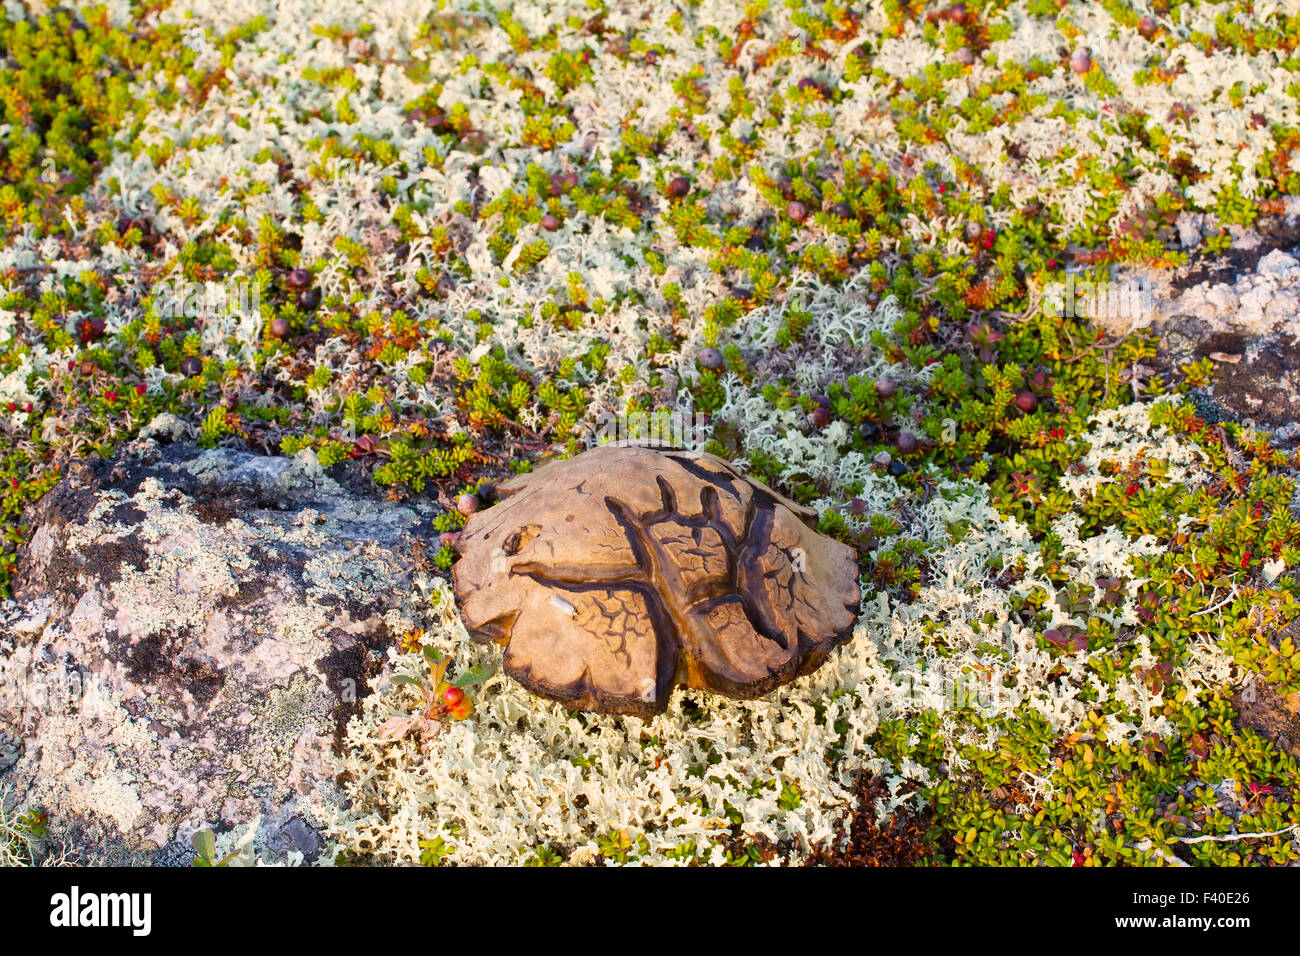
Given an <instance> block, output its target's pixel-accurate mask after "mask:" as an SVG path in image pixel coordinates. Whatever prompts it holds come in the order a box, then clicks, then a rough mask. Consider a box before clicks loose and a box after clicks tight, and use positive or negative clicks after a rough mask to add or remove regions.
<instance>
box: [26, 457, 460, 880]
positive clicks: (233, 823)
mask: <svg viewBox="0 0 1300 956" xmlns="http://www.w3.org/2000/svg"><path fill="white" fill-rule="evenodd" d="M429 517H430V514H429V513H428V512H427V509H425V508H424V507H423V506H411V505H401V504H394V503H391V502H385V501H383V500H381V498H380V497H379V496H376V495H374V494H373V493H372V492H370V491H365V490H361V491H353V490H349V489H347V488H344V487H342V486H341V485H340V484H339V483H337V482H336V481H334V480H332V479H331V478H330V477H329V476H327V475H326V474H325V473H324V472H323V471H322V470H321V468H320V466H319V464H318V463H317V461H316V459H315V457H314V456H313V455H312V454H311V453H310V452H305V453H302V454H301V455H299V456H297V457H294V458H274V457H263V456H255V455H250V454H245V453H240V452H235V451H230V450H226V449H215V450H210V451H203V450H200V449H198V448H195V447H193V446H186V445H171V446H160V445H159V444H158V443H156V442H155V441H154V440H152V439H144V440H141V441H137V442H136V443H134V444H133V445H132V446H130V447H129V448H128V449H127V450H126V452H124V453H123V454H122V455H121V456H119V457H118V458H116V459H113V460H110V461H104V462H99V463H96V464H94V465H80V466H76V467H74V468H73V469H70V470H69V472H68V474H67V475H66V477H65V479H64V481H62V482H61V483H60V484H59V485H58V486H57V487H55V488H54V489H52V490H51V491H50V492H49V494H47V495H46V496H45V498H44V499H42V500H41V502H39V503H38V505H37V506H36V508H35V509H34V513H33V514H32V515H31V516H30V527H31V529H32V531H31V535H30V537H29V542H28V544H27V545H26V547H25V548H24V549H23V551H22V552H21V554H20V560H19V568H18V574H17V578H16V581H17V588H16V590H15V595H16V599H15V600H12V601H6V602H3V603H2V604H0V788H4V789H5V790H7V791H8V793H9V799H10V800H12V801H17V802H18V803H19V804H21V805H25V806H39V807H42V808H44V809H46V810H47V811H49V813H50V821H51V827H52V835H53V838H54V839H55V841H56V842H57V843H59V844H60V845H62V846H64V847H71V848H73V849H74V850H75V851H76V854H77V856H79V857H80V858H81V859H84V860H86V861H88V862H117V863H152V862H156V863H183V862H188V860H189V859H192V857H193V853H192V851H190V850H189V838H190V836H191V835H192V833H193V832H194V831H195V830H198V829H201V828H203V827H212V828H214V829H215V830H216V831H217V832H218V833H219V834H220V833H222V832H225V831H234V830H244V829H247V828H248V827H249V826H250V824H252V823H253V822H254V821H259V822H258V826H257V837H256V840H255V843H256V849H257V851H258V852H259V854H261V855H263V857H264V858H270V859H284V858H286V857H288V856H289V855H290V854H291V853H297V854H301V855H302V856H303V857H305V858H307V859H312V858H314V857H315V856H316V855H317V854H318V853H319V852H320V850H321V843H320V839H319V837H318V836H317V832H316V831H317V830H318V829H319V828H320V827H321V825H322V824H323V823H324V822H326V821H327V820H328V819H330V817H331V814H332V813H333V812H334V810H335V808H336V807H337V806H338V804H339V801H340V799H341V797H340V792H339V790H338V788H337V786H336V784H335V781H334V780H333V770H332V769H331V767H330V765H329V763H328V761H327V760H326V759H325V758H326V756H327V755H328V752H329V749H330V748H331V747H332V746H333V744H334V741H335V739H336V735H337V734H339V733H341V731H342V729H343V727H344V726H345V724H346V721H347V719H348V717H349V716H350V715H351V713H352V712H353V711H354V709H355V706H356V700H357V699H358V698H359V697H360V696H362V695H364V694H365V693H366V680H367V679H368V678H369V677H370V676H372V675H373V674H374V673H375V672H376V671H377V669H378V668H380V667H381V666H382V664H383V661H384V660H385V659H386V651H387V649H388V648H389V647H390V646H392V645H393V644H394V643H395V642H396V641H397V640H399V639H400V637H401V634H402V633H403V632H404V630H406V629H408V628H410V627H412V626H416V625H417V624H418V622H419V621H420V620H421V608H420V603H421V602H420V598H419V595H418V593H417V591H416V589H414V588H413V587H412V579H411V568H412V564H413V561H412V547H413V545H414V543H415V542H416V541H417V540H421V541H423V540H425V539H431V538H432V537H433V536H434V534H433V532H432V529H431V528H430V525H429V521H428V518H429ZM433 550H436V545H434V546H433Z"/></svg>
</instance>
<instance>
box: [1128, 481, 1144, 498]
mask: <svg viewBox="0 0 1300 956" xmlns="http://www.w3.org/2000/svg"><path fill="white" fill-rule="evenodd" d="M1140 490H1141V489H1140V488H1138V484H1137V482H1136V481H1135V482H1132V483H1131V484H1130V485H1129V486H1128V487H1127V488H1125V489H1124V494H1126V495H1128V496H1129V497H1130V498H1132V497H1133V496H1134V495H1135V494H1137V493H1138V491H1140Z"/></svg>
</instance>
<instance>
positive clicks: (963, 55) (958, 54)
mask: <svg viewBox="0 0 1300 956" xmlns="http://www.w3.org/2000/svg"><path fill="white" fill-rule="evenodd" d="M952 58H953V59H954V60H956V61H957V62H958V63H960V64H961V65H962V66H970V65H971V64H972V63H974V62H975V54H974V53H972V52H971V51H970V47H968V46H963V47H958V48H957V49H956V51H954V53H953V55H952Z"/></svg>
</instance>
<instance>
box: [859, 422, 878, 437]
mask: <svg viewBox="0 0 1300 956" xmlns="http://www.w3.org/2000/svg"><path fill="white" fill-rule="evenodd" d="M858 434H859V435H861V436H862V439H863V441H875V440H876V439H877V438H879V437H880V426H879V425H877V424H876V423H875V422H863V423H862V424H861V425H859V426H858Z"/></svg>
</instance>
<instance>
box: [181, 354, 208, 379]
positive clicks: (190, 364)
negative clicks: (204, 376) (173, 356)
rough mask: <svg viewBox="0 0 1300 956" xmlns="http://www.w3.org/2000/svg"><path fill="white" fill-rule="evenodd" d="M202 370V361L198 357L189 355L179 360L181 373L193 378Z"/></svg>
mask: <svg viewBox="0 0 1300 956" xmlns="http://www.w3.org/2000/svg"><path fill="white" fill-rule="evenodd" d="M202 371H203V362H202V360H200V359H197V358H195V357H194V356H192V355H191V356H190V357H189V358H187V359H182V360H181V374H182V375H186V376H188V377H190V378H193V377H194V376H195V375H198V374H199V373H200V372H202Z"/></svg>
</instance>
